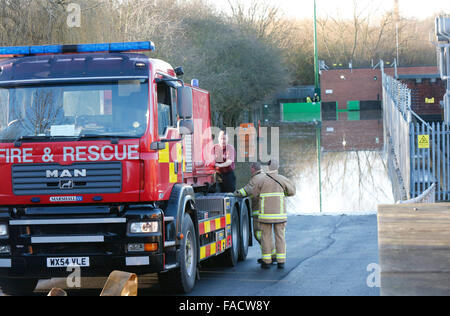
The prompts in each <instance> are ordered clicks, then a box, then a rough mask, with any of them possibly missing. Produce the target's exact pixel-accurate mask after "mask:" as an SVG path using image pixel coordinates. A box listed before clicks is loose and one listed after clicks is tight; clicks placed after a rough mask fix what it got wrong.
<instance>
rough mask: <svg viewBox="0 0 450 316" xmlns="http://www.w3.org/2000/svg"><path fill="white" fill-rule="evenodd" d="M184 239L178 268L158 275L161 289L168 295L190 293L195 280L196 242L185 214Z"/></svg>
mask: <svg viewBox="0 0 450 316" xmlns="http://www.w3.org/2000/svg"><path fill="white" fill-rule="evenodd" d="M182 232H183V235H184V238H183V239H182V241H181V248H180V258H179V260H180V261H179V267H178V268H177V269H175V270H172V271H168V272H165V273H160V274H159V275H158V277H159V283H160V286H161V288H162V289H163V290H164V291H166V292H170V293H181V294H187V293H190V292H191V291H192V290H193V289H194V286H195V281H196V278H197V273H196V272H197V242H196V237H195V229H194V224H193V223H192V219H191V217H190V216H189V215H188V214H185V216H184V220H183V226H182Z"/></svg>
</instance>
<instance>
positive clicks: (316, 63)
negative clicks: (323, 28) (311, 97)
mask: <svg viewBox="0 0 450 316" xmlns="http://www.w3.org/2000/svg"><path fill="white" fill-rule="evenodd" d="M314 81H315V90H316V93H317V94H318V95H320V79H319V48H318V46H317V6H316V0H314Z"/></svg>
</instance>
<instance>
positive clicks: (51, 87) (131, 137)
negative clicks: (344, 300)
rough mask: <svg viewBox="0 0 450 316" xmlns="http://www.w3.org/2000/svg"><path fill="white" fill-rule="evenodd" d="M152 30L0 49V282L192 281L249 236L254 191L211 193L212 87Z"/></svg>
mask: <svg viewBox="0 0 450 316" xmlns="http://www.w3.org/2000/svg"><path fill="white" fill-rule="evenodd" d="M153 50H154V44H153V43H152V42H134V43H110V44H83V45H48V46H29V47H3V48H0V55H1V56H2V59H1V60H0V176H1V180H0V288H1V290H2V291H3V293H5V294H13V295H14V294H29V293H31V292H32V291H33V290H34V289H35V288H36V285H37V282H38V280H39V279H48V278H52V277H67V276H68V275H69V274H70V273H69V272H68V271H73V270H70V268H73V267H77V268H79V269H80V273H81V277H90V276H107V275H109V274H110V273H111V272H112V271H113V270H122V271H127V272H133V273H137V274H148V273H157V274H158V277H159V282H160V284H161V288H162V289H164V290H169V291H171V292H177V293H188V292H190V291H192V289H193V288H194V286H195V283H196V281H197V279H198V278H197V276H198V268H199V266H200V264H201V263H202V262H203V261H204V260H207V259H210V258H212V257H215V258H216V259H215V260H213V261H214V262H215V261H216V260H217V261H218V262H219V263H224V264H227V265H229V266H234V265H236V262H237V261H238V260H245V258H246V256H247V252H248V247H249V246H251V243H252V238H251V234H250V231H251V221H250V209H251V205H250V203H251V202H250V201H249V200H248V199H241V198H236V197H234V196H233V195H232V194H225V193H212V192H215V191H214V188H215V184H216V180H215V179H216V177H215V169H214V163H211V159H212V160H214V156H213V154H212V146H213V139H212V132H211V119H210V117H211V109H210V95H209V93H208V92H207V91H205V90H202V89H200V88H199V87H197V86H193V85H188V84H185V83H184V82H183V81H182V80H181V79H180V77H181V76H182V74H183V70H182V68H181V67H180V68H176V69H174V68H172V67H171V66H170V65H169V64H168V63H166V62H164V61H161V60H157V59H152V58H149V57H148V56H147V55H145V54H144V53H143V52H144V51H153Z"/></svg>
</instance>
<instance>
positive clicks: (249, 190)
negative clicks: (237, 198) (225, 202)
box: [238, 171, 265, 218]
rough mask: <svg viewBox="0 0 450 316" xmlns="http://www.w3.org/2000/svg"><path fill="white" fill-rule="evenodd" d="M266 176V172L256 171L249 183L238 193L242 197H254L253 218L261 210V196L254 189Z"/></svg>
mask: <svg viewBox="0 0 450 316" xmlns="http://www.w3.org/2000/svg"><path fill="white" fill-rule="evenodd" d="M264 177H265V176H264V173H262V172H261V171H258V172H256V173H255V174H253V175H252V177H251V178H250V181H249V183H248V184H247V185H246V186H245V187H243V188H242V189H240V190H239V191H238V193H239V194H240V195H241V196H242V197H247V196H250V197H251V198H252V216H253V218H258V216H259V212H260V199H259V196H257V195H255V194H254V193H253V191H254V188H255V185H256V184H257V183H259V182H261V181H262V180H263V178H264Z"/></svg>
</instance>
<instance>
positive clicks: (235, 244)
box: [223, 206, 240, 267]
mask: <svg viewBox="0 0 450 316" xmlns="http://www.w3.org/2000/svg"><path fill="white" fill-rule="evenodd" d="M239 237H240V229H239V209H238V207H237V206H234V207H233V211H232V214H231V240H232V246H231V248H230V249H228V250H227V251H226V252H225V254H224V256H223V262H224V263H225V265H227V266H229V267H234V266H235V265H236V264H237V262H238V259H239V248H240V238H239Z"/></svg>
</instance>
